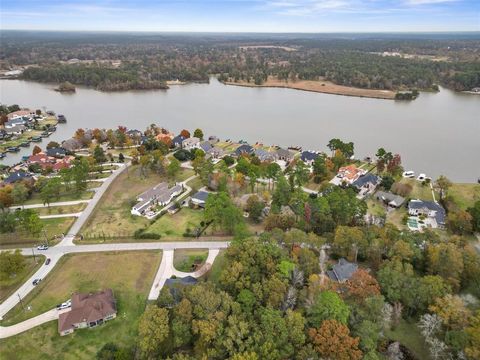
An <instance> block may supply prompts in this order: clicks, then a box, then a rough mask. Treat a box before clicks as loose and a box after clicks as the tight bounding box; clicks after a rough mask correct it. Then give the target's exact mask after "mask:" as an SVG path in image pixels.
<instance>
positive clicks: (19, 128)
mask: <svg viewBox="0 0 480 360" xmlns="http://www.w3.org/2000/svg"><path fill="white" fill-rule="evenodd" d="M25 130H27V128H26V127H25V125H20V124H18V125H15V126H12V127H9V128H5V132H6V133H7V135H11V136H14V135H22V134H23V133H24V132H25Z"/></svg>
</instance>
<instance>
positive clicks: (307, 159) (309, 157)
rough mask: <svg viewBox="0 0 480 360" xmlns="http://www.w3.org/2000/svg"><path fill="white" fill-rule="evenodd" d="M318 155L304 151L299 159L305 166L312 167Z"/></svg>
mask: <svg viewBox="0 0 480 360" xmlns="http://www.w3.org/2000/svg"><path fill="white" fill-rule="evenodd" d="M319 156H320V155H319V154H318V153H317V152H315V151H310V150H305V151H303V152H302V154H301V155H300V159H301V160H302V161H303V162H304V163H305V164H307V165H310V166H311V165H312V164H313V162H314V161H315V159H316V158H318V157H319Z"/></svg>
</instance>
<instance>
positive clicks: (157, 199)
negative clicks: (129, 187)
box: [131, 182, 183, 216]
mask: <svg viewBox="0 0 480 360" xmlns="http://www.w3.org/2000/svg"><path fill="white" fill-rule="evenodd" d="M182 191H183V186H182V185H179V184H176V185H175V186H173V187H171V188H169V187H168V183H166V182H162V183H160V184H158V185H156V186H154V187H153V188H151V189H149V190H147V191H145V192H144V193H142V194H140V195H138V197H137V201H138V203H137V204H135V205H134V206H133V207H132V210H131V213H132V215H138V216H143V215H145V213H146V212H147V210H148V209H149V208H150V207H152V206H155V205H160V206H166V205H168V204H169V203H170V202H171V201H172V200H173V198H175V197H176V196H178V195H179V194H180V193H181V192H182Z"/></svg>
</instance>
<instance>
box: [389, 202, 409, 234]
mask: <svg viewBox="0 0 480 360" xmlns="http://www.w3.org/2000/svg"><path fill="white" fill-rule="evenodd" d="M406 214H407V209H406V208H404V207H401V208H399V209H395V210H392V211H389V212H388V213H387V222H389V223H392V224H394V225H395V226H396V227H397V228H399V229H406V228H407V226H406V225H405V224H404V223H403V217H404V216H405V215H406Z"/></svg>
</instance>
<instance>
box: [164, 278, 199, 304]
mask: <svg viewBox="0 0 480 360" xmlns="http://www.w3.org/2000/svg"><path fill="white" fill-rule="evenodd" d="M197 282H198V280H197V279H195V278H194V277H193V276H185V277H183V278H175V279H167V280H166V281H165V287H166V288H167V289H168V290H169V291H170V294H171V295H172V297H173V301H174V302H175V304H178V303H179V302H180V301H181V300H182V291H181V289H182V288H183V287H185V286H192V285H195V284H196V283H197ZM173 305H174V304H172V306H173Z"/></svg>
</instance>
